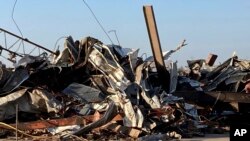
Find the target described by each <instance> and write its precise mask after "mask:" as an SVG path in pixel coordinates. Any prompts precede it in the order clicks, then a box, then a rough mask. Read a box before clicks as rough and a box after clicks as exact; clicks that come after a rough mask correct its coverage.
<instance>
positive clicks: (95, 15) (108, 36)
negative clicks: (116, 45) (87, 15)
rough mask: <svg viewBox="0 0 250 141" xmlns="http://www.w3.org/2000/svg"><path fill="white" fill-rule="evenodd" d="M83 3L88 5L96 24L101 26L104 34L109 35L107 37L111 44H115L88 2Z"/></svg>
mask: <svg viewBox="0 0 250 141" xmlns="http://www.w3.org/2000/svg"><path fill="white" fill-rule="evenodd" d="M82 1H83V3H84V4H85V5H86V7H87V8H88V9H89V11H90V12H91V14H92V15H93V17H94V18H95V20H96V22H97V23H98V24H99V26H100V27H101V29H102V30H103V32H104V33H105V34H106V35H107V37H108V38H109V40H110V42H111V43H112V44H113V41H112V40H111V38H110V37H109V35H108V33H107V32H106V30H105V29H104V27H103V26H102V24H101V23H100V21H99V20H98V19H97V17H96V15H95V13H94V12H93V10H92V9H91V8H90V6H89V5H88V4H87V2H86V1H85V0H82Z"/></svg>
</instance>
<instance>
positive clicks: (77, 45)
mask: <svg viewBox="0 0 250 141" xmlns="http://www.w3.org/2000/svg"><path fill="white" fill-rule="evenodd" d="M138 52H139V50H138V49H137V50H133V49H126V48H121V47H120V46H116V45H105V44H103V43H102V42H100V41H99V40H97V39H94V38H92V37H87V38H84V39H82V40H80V41H78V40H77V41H74V40H73V38H72V37H68V38H67V39H66V40H65V47H64V49H63V51H62V52H61V53H60V54H59V55H58V56H56V55H52V56H47V54H41V55H40V56H31V55H24V57H22V58H21V59H20V60H18V61H17V63H16V64H15V65H14V66H15V68H14V69H9V68H6V67H5V66H1V81H0V82H1V83H0V85H1V89H0V95H1V97H0V103H1V104H0V109H1V112H0V120H1V121H2V123H3V122H5V123H8V124H10V126H12V127H15V124H13V121H15V118H16V116H18V120H19V123H18V124H17V127H18V129H19V130H24V131H29V132H31V131H33V132H34V131H36V132H41V131H42V132H45V133H49V134H50V135H56V134H57V135H60V137H62V138H69V137H71V138H72V137H74V136H75V135H76V136H79V137H83V138H90V137H89V136H91V135H93V134H94V137H95V138H99V139H100V138H102V137H106V136H113V137H114V138H118V137H119V138H122V137H123V138H124V137H131V138H139V137H141V140H144V139H145V138H146V137H148V136H150V137H148V138H152V137H164V138H165V137H168V138H178V139H179V138H181V136H186V135H188V134H204V133H203V132H202V129H203V128H205V125H203V123H202V121H201V120H200V118H199V116H198V113H197V109H196V108H195V107H194V106H193V105H191V104H188V103H185V101H184V99H183V98H181V97H176V96H174V95H172V93H173V92H175V90H176V86H177V79H178V77H177V75H178V74H177V64H176V62H172V61H171V60H169V59H168V58H169V56H170V54H171V53H166V54H165V55H164V58H165V60H166V65H167V69H168V71H169V72H170V74H171V75H170V76H171V81H170V82H171V84H170V86H171V87H170V93H167V92H166V91H165V90H164V89H162V87H161V84H160V83H159V78H158V75H157V71H156V68H155V65H154V60H153V58H152V57H149V58H147V59H145V60H143V59H142V58H140V57H138ZM165 81H169V80H165ZM17 107H18V112H17V111H16V108H17ZM0 126H1V127H2V128H6V126H5V125H4V124H0ZM39 130H41V131H39ZM33 132H32V133H33ZM4 133H5V134H4ZM4 133H3V135H2V136H4V135H6V134H7V133H8V134H9V132H4ZM36 134H37V135H38V134H41V133H36Z"/></svg>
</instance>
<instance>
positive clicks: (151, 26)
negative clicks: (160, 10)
mask: <svg viewBox="0 0 250 141" xmlns="http://www.w3.org/2000/svg"><path fill="white" fill-rule="evenodd" d="M143 12H144V17H145V21H146V25H147V29H148V36H149V40H150V44H151V49H152V52H153V56H154V60H155V66H156V69H157V72H158V77H159V80H160V82H161V84H162V86H163V89H164V90H166V92H169V85H170V74H169V72H168V71H167V69H166V67H165V63H164V60H163V56H162V50H161V44H160V39H159V35H158V31H157V26H156V22H155V16H154V11H153V7H152V6H143Z"/></svg>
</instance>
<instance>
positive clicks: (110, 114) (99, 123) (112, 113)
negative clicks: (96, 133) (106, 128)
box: [73, 102, 117, 135]
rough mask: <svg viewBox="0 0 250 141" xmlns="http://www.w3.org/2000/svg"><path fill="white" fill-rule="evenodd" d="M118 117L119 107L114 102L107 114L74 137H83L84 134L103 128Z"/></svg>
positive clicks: (75, 133) (80, 130)
mask: <svg viewBox="0 0 250 141" xmlns="http://www.w3.org/2000/svg"><path fill="white" fill-rule="evenodd" d="M116 115H117V107H116V105H115V104H114V103H113V102H112V103H111V104H110V105H109V109H108V110H107V111H106V113H105V114H104V115H103V116H102V118H100V119H99V120H97V121H95V122H92V123H90V124H88V125H86V126H84V127H83V128H81V129H79V130H78V131H76V132H74V133H73V134H74V135H81V134H84V133H86V132H88V131H90V130H92V129H95V128H97V127H100V126H103V125H105V124H107V123H108V122H110V121H112V119H113V118H114V117H115V116H116Z"/></svg>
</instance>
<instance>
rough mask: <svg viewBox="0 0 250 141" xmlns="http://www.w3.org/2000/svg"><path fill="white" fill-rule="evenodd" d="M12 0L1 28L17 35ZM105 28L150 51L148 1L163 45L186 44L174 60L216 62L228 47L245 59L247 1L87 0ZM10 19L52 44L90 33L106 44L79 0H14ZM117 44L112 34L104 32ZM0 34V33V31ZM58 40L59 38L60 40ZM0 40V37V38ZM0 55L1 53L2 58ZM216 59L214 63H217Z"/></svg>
mask: <svg viewBox="0 0 250 141" xmlns="http://www.w3.org/2000/svg"><path fill="white" fill-rule="evenodd" d="M14 2H15V0H1V5H0V27H1V28H4V29H7V30H9V31H12V32H14V33H17V34H19V32H18V30H17V28H16V26H15V24H14V23H13V21H12V19H11V11H12V7H13V4H14ZM86 2H87V3H88V4H89V6H90V7H91V8H92V10H93V11H94V12H95V14H96V16H97V17H98V19H99V21H100V22H101V23H102V25H103V26H104V28H105V29H106V31H109V30H113V29H115V30H116V32H117V35H118V37H119V40H120V43H121V45H122V46H123V47H126V48H140V53H141V54H142V53H147V54H148V56H149V55H151V48H150V43H149V38H148V33H147V29H146V24H145V20H144V15H143V10H142V7H143V5H146V4H147V5H149V4H150V5H153V8H154V13H155V17H156V22H157V26H158V32H159V36H160V41H161V46H162V50H164V51H166V50H170V49H174V48H175V47H176V46H177V45H178V44H179V43H180V42H181V41H182V40H183V39H186V40H187V43H188V45H187V46H185V47H184V48H183V49H182V50H180V51H178V52H176V53H175V54H174V55H173V56H172V60H177V61H178V62H179V65H186V60H188V59H199V58H206V57H207V55H208V54H209V53H215V54H217V55H218V56H219V57H218V62H223V61H224V60H225V59H227V58H229V57H230V56H231V55H232V53H233V51H236V52H237V54H238V56H239V57H240V58H243V59H248V58H249V56H250V55H249V51H248V49H249V47H250V43H249V41H250V14H249V13H250V1H248V0H206V1H205V0H151V1H150V0H105V1H104V0H86ZM14 17H15V20H16V22H17V24H18V25H19V27H20V29H21V31H22V33H23V35H24V37H25V38H28V39H29V40H32V41H34V42H37V43H39V44H41V45H43V46H45V47H47V48H50V49H53V48H54V45H55V42H56V40H57V39H58V38H59V37H61V36H68V35H71V36H72V37H73V38H74V39H81V38H83V37H85V36H92V37H94V38H97V39H99V40H101V41H102V42H104V43H105V44H110V41H109V39H108V38H107V37H106V35H105V34H104V32H103V31H102V30H101V28H100V27H99V25H98V24H97V22H96V21H95V19H94V18H93V16H92V15H91V13H90V11H89V10H88V9H87V7H86V6H85V5H84V3H83V2H82V0H18V2H17V5H16V8H15V13H14ZM109 35H110V37H111V38H112V40H113V41H114V42H115V43H116V40H115V36H114V34H113V33H110V34H109ZM0 38H2V36H0ZM60 43H61V42H60ZM0 44H1V42H0ZM2 60H3V59H2V58H1V61H2ZM218 62H217V63H218Z"/></svg>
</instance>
